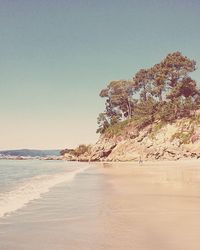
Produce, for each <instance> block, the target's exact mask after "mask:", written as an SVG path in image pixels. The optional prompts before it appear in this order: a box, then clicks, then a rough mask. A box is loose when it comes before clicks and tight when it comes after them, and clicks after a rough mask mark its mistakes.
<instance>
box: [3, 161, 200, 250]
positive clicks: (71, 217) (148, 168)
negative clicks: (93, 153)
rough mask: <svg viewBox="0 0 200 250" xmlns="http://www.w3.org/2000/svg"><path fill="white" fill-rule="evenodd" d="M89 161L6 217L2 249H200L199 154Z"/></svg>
mask: <svg viewBox="0 0 200 250" xmlns="http://www.w3.org/2000/svg"><path fill="white" fill-rule="evenodd" d="M177 163H178V164H177ZM80 164H81V163H80ZM88 165H90V167H89V168H88V169H86V170H85V171H84V172H82V173H80V174H77V175H76V177H75V178H74V180H73V181H72V182H69V183H62V184H60V185H58V186H56V187H54V188H52V189H51V190H50V191H49V192H48V193H46V194H44V195H43V196H42V198H41V199H39V200H34V201H32V202H31V203H30V204H29V205H28V206H26V207H24V208H23V209H21V210H18V211H17V212H16V213H14V214H13V215H12V216H10V217H8V218H5V219H3V220H2V223H1V224H0V248H1V249H2V250H4V249H6V250H8V249H16V250H21V249H29V250H33V249H37V248H38V249H48V250H54V249H60V250H64V249H66V248H67V249H70V250H71V249H72V250H78V249H83V250H86V249H87V250H93V249H102V250H103V249H111V250H114V249H119V250H129V249H148V250H151V249H152V250H160V249H164V250H165V249H166V250H168V249H174V250H176V249H199V248H200V242H199V230H200V212H199V207H200V199H199V197H200V191H199V190H200V168H199V161H196V160H193V161H184V162H180V161H179V162H177V161H176V162H171V161H170V162H169V161H168V162H163V161H160V162H156V164H155V162H144V165H142V166H139V165H138V163H136V162H134V163H133V162H129V163H121V162H120V163H110V162H108V163H106V162H101V163H100V162H95V163H90V164H88ZM78 166H80V165H79V163H77V167H78ZM51 235H53V237H51ZM32 239H34V241H33V240H32Z"/></svg>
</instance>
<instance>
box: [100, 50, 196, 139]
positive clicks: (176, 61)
mask: <svg viewBox="0 0 200 250" xmlns="http://www.w3.org/2000/svg"><path fill="white" fill-rule="evenodd" d="M195 70H196V62H195V61H194V60H191V59H189V58H187V57H186V56H184V55H182V54H181V53H180V52H174V53H171V54H168V55H167V56H166V58H164V59H163V60H162V61H161V62H160V63H158V64H155V65H154V66H153V67H151V68H148V69H141V70H139V71H138V72H137V73H136V74H135V76H134V77H133V79H132V80H118V81H112V82H110V83H109V84H108V86H107V87H106V88H104V89H103V90H102V91H101V92H100V96H101V97H102V98H105V99H106V101H105V111H104V112H103V113H100V114H99V116H98V119H97V122H98V126H99V127H98V130H97V132H98V133H100V134H104V135H105V136H106V135H107V134H108V135H109V134H112V135H119V134H120V133H121V132H122V131H123V130H124V129H125V128H126V127H127V126H129V124H130V123H131V124H132V125H133V124H134V126H135V127H136V128H138V129H143V128H144V127H146V126H148V125H150V124H153V123H157V124H159V125H158V127H161V125H162V124H165V123H171V122H175V121H176V120H178V119H181V118H184V117H186V118H192V117H194V116H195V112H196V110H198V109H199V108H200V89H199V88H198V86H197V84H196V82H195V80H193V79H192V78H191V77H190V75H189V74H190V73H192V72H194V71H195ZM177 136H178V135H177ZM185 140H187V139H185Z"/></svg>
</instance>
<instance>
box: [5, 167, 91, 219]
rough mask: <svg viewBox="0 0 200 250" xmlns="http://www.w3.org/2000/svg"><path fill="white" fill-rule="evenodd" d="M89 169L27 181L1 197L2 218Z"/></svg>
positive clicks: (43, 176)
mask: <svg viewBox="0 0 200 250" xmlns="http://www.w3.org/2000/svg"><path fill="white" fill-rule="evenodd" d="M87 168H88V167H82V168H79V169H76V170H74V171H70V172H69V171H68V172H65V173H62V174H60V173H59V174H54V175H40V176H37V177H33V178H31V179H29V180H26V182H25V183H23V184H21V185H19V186H17V187H16V188H15V190H12V191H10V192H7V193H4V194H1V196H0V217H3V216H6V215H9V214H10V213H12V212H15V211H16V210H18V209H20V208H22V207H24V206H25V205H26V204H28V203H29V202H30V201H32V200H35V199H39V198H41V195H42V194H44V193H47V192H48V191H49V190H50V189H51V188H52V187H54V186H56V185H58V184H60V183H62V182H68V181H72V180H73V179H74V177H75V176H76V174H78V173H80V172H83V171H84V170H85V169H87Z"/></svg>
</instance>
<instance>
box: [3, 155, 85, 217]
mask: <svg viewBox="0 0 200 250" xmlns="http://www.w3.org/2000/svg"><path fill="white" fill-rule="evenodd" d="M87 167H88V166H87V165H86V164H79V165H78V166H77V164H76V163H67V162H64V161H43V160H24V161H19V160H18V161H15V160H1V161H0V218H1V217H5V216H8V215H10V214H12V213H13V212H15V211H17V210H19V209H21V208H23V207H24V206H26V205H27V204H28V203H29V202H31V201H32V200H35V199H39V198H41V196H42V195H43V194H44V193H47V192H49V190H50V189H51V188H53V187H54V186H56V185H58V184H60V183H63V182H68V181H71V180H72V179H73V178H74V177H75V175H76V174H77V173H80V172H82V171H84V170H85V169H86V168H87Z"/></svg>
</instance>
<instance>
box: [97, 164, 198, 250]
mask: <svg viewBox="0 0 200 250" xmlns="http://www.w3.org/2000/svg"><path fill="white" fill-rule="evenodd" d="M102 166H103V167H104V168H103V169H101V172H103V173H105V174H106V175H107V176H110V178H109V182H110V183H111V186H112V188H113V192H112V195H110V198H109V199H110V200H108V201H107V202H108V204H107V206H108V207H110V208H111V209H110V212H111V214H110V219H109V220H108V221H107V222H106V227H110V231H111V233H110V234H111V237H113V238H115V240H114V241H113V244H111V245H112V249H152V250H155V249H174V250H178V249H186V250H187V249H188V250H189V249H190V250H191V249H200V161H199V160H190V161H176V162H173V161H165V162H164V161H160V162H144V163H143V164H142V165H139V164H138V163H115V164H109V163H104V164H103V163H102ZM116 235H118V236H117V237H116Z"/></svg>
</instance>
